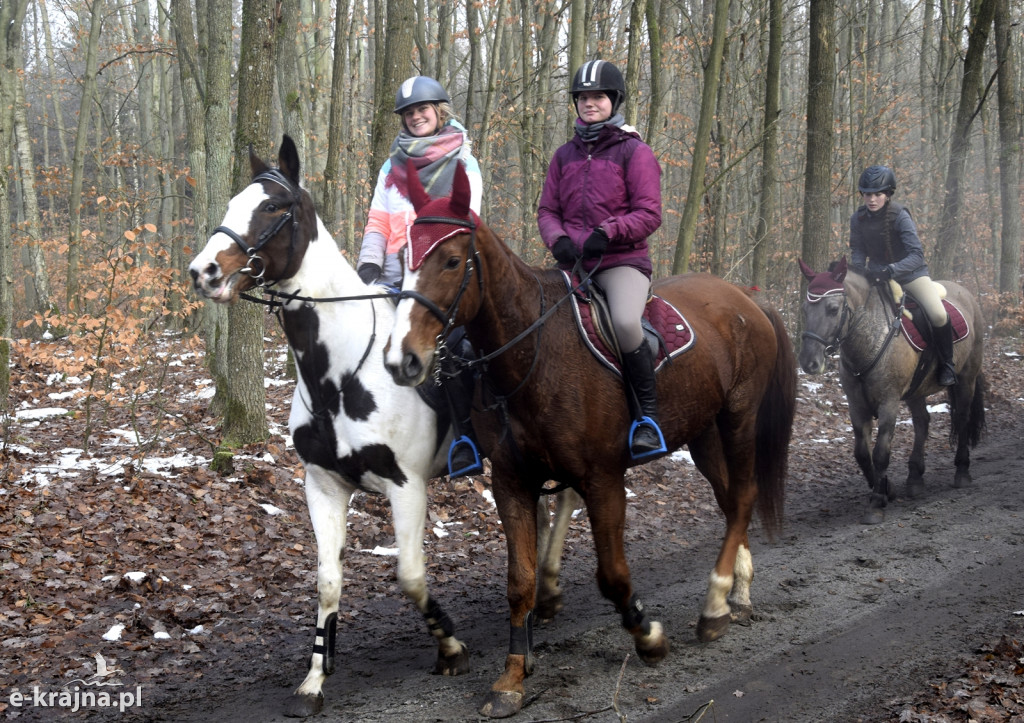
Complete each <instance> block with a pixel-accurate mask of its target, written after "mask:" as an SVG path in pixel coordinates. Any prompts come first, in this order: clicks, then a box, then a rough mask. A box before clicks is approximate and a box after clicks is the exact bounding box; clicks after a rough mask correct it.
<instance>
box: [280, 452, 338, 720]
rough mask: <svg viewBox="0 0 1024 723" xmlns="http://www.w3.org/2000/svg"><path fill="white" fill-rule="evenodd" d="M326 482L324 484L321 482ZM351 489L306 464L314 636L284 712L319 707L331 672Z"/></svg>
mask: <svg viewBox="0 0 1024 723" xmlns="http://www.w3.org/2000/svg"><path fill="white" fill-rule="evenodd" d="M325 483H326V484H325ZM351 496H352V492H351V490H350V489H348V488H343V487H341V486H340V485H337V484H334V483H333V482H332V481H331V480H330V478H329V477H328V476H327V475H326V473H324V472H323V471H322V470H318V469H317V468H311V467H307V468H306V505H307V506H308V507H309V518H310V521H311V522H312V523H313V533H314V535H315V536H316V549H317V576H316V590H317V612H316V637H315V638H314V641H313V655H312V656H311V657H310V660H309V672H308V673H306V678H305V680H303V681H302V684H301V685H299V687H298V688H297V689H296V690H295V692H294V693H292V695H291V698H289V700H288V702H287V704H286V706H285V715H287V716H289V717H293V718H304V717H306V716H310V715H314V714H316V713H319V712H320V710H321V709H322V708H323V704H324V694H323V691H322V689H321V687H322V685H323V682H324V679H325V678H326V677H327V676H328V675H330V674H331V673H333V672H334V638H335V633H336V631H337V624H338V602H339V600H340V599H341V584H342V572H341V563H342V560H343V557H344V549H345V534H346V527H345V523H346V520H347V518H348V503H349V499H350V498H351Z"/></svg>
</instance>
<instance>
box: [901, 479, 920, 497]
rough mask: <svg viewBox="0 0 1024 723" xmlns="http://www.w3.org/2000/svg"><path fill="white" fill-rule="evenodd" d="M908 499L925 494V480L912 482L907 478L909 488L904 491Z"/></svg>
mask: <svg viewBox="0 0 1024 723" xmlns="http://www.w3.org/2000/svg"><path fill="white" fill-rule="evenodd" d="M904 494H905V495H906V496H907V499H910V500H912V499H914V498H915V497H920V496H921V495H923V494H924V480H915V481H913V482H911V481H910V480H907V489H906V490H905V491H904Z"/></svg>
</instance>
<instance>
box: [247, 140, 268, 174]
mask: <svg viewBox="0 0 1024 723" xmlns="http://www.w3.org/2000/svg"><path fill="white" fill-rule="evenodd" d="M249 168H251V169H252V177H253V178H256V176H258V175H260V174H261V173H264V172H266V171H267V170H268V169H267V164H266V163H264V162H263V159H262V158H260V157H259V156H257V155H256V152H255V151H254V150H253V149H252V143H250V144H249Z"/></svg>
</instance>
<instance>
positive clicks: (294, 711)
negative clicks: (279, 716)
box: [284, 693, 324, 718]
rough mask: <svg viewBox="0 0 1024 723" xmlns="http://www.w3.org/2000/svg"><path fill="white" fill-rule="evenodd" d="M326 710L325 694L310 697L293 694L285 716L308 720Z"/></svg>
mask: <svg viewBox="0 0 1024 723" xmlns="http://www.w3.org/2000/svg"><path fill="white" fill-rule="evenodd" d="M323 709H324V694H323V693H317V694H316V695H309V694H306V693H292V696H291V697H290V698H289V699H288V702H287V703H286V704H285V707H284V714H285V715H286V716H287V717H289V718H308V717H309V716H311V715H316V714H317V713H319V712H320V711H322V710H323Z"/></svg>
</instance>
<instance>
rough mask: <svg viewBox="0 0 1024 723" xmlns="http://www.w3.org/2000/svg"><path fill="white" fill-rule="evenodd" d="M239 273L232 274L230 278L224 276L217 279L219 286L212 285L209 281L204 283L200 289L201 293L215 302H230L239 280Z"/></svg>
mask: <svg viewBox="0 0 1024 723" xmlns="http://www.w3.org/2000/svg"><path fill="white" fill-rule="evenodd" d="M238 276H239V274H238V272H237V271H236V272H235V273H233V274H231V275H230V276H222V277H221V278H219V279H217V280H216V281H217V282H218V283H217V284H212V283H211V282H210V281H209V280H207V281H203V282H202V285H201V287H200V289H199V290H200V291H201V292H202V293H203V295H204V296H205V297H206V298H208V299H210V300H211V301H215V302H217V303H224V302H226V301H230V300H231V297H232V295H233V293H232V292H233V291H234V288H235V282H236V281H237V280H238Z"/></svg>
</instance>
